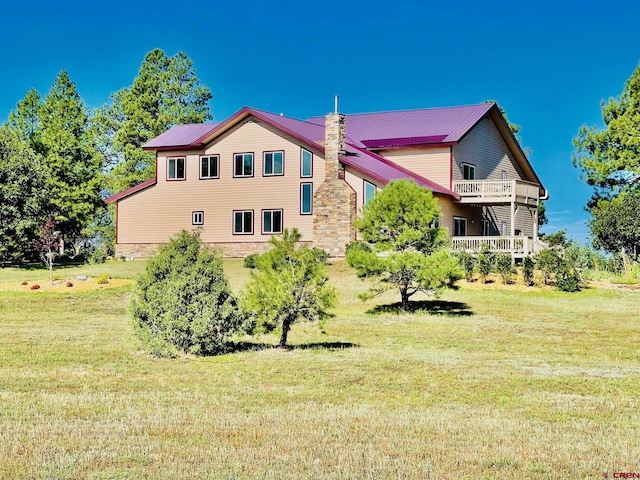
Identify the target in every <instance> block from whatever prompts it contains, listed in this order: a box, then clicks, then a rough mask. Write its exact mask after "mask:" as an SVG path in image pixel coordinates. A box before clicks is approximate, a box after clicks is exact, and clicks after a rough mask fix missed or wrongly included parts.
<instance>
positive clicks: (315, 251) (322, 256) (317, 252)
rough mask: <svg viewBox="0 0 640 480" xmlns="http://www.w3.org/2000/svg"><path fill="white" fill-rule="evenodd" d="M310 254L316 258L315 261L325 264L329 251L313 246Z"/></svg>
mask: <svg viewBox="0 0 640 480" xmlns="http://www.w3.org/2000/svg"><path fill="white" fill-rule="evenodd" d="M311 254H312V255H313V258H315V259H316V262H318V263H322V264H323V265H326V264H327V261H328V260H329V252H327V251H326V250H323V249H321V248H317V247H313V248H312V249H311Z"/></svg>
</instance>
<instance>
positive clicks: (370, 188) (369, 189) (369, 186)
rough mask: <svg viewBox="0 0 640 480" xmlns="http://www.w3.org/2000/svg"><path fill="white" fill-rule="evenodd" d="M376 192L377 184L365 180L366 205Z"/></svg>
mask: <svg viewBox="0 0 640 480" xmlns="http://www.w3.org/2000/svg"><path fill="white" fill-rule="evenodd" d="M375 194H376V186H375V185H374V184H373V183H369V182H367V181H366V180H364V199H363V200H364V205H366V204H367V203H369V202H370V201H371V199H372V198H373V196H374V195H375Z"/></svg>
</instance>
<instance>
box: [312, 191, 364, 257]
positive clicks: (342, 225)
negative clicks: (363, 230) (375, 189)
mask: <svg viewBox="0 0 640 480" xmlns="http://www.w3.org/2000/svg"><path fill="white" fill-rule="evenodd" d="M313 215H314V218H313V246H314V247H317V248H322V249H323V250H326V251H327V252H329V255H330V256H332V257H344V250H345V245H346V244H347V243H349V242H351V241H353V240H355V239H356V228H355V225H354V221H355V219H356V194H355V192H354V191H353V190H352V189H351V187H350V186H349V185H348V184H347V183H346V182H345V181H344V180H333V181H329V182H323V183H322V184H321V185H320V186H319V187H318V190H316V193H315V195H314V197H313Z"/></svg>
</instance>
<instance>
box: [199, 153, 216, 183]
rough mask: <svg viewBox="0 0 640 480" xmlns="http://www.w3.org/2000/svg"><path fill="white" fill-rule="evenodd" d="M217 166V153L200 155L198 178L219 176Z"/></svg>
mask: <svg viewBox="0 0 640 480" xmlns="http://www.w3.org/2000/svg"><path fill="white" fill-rule="evenodd" d="M219 166H220V156H219V155H209V156H208V157H200V178H201V179H204V178H220V174H219V173H218V172H219V171H220V170H219Z"/></svg>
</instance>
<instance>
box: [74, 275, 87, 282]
mask: <svg viewBox="0 0 640 480" xmlns="http://www.w3.org/2000/svg"><path fill="white" fill-rule="evenodd" d="M88 278H89V277H87V276H86V275H78V276H77V277H76V280H80V281H81V282H84V281H86V280H87V279H88Z"/></svg>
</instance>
